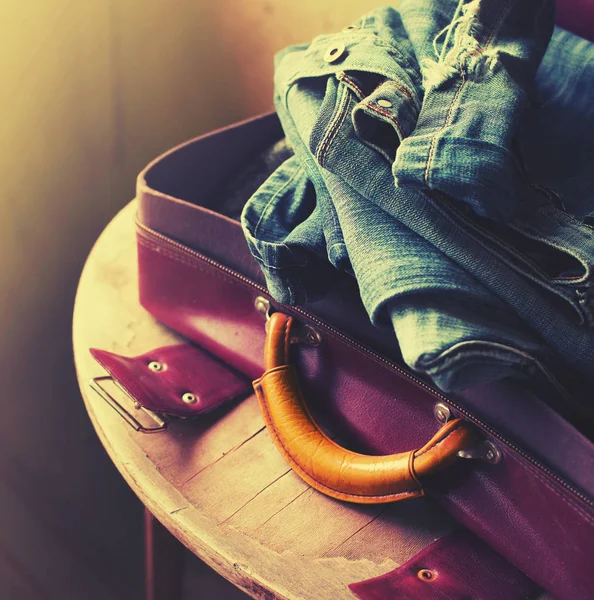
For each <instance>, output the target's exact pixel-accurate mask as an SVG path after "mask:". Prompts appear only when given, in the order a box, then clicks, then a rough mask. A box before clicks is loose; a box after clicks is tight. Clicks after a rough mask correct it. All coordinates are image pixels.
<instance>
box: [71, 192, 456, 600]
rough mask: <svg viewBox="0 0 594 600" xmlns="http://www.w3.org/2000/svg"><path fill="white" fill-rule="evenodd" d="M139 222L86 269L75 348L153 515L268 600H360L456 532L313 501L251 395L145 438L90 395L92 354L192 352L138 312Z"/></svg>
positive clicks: (127, 215) (94, 404)
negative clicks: (374, 581)
mask: <svg viewBox="0 0 594 600" xmlns="http://www.w3.org/2000/svg"><path fill="white" fill-rule="evenodd" d="M134 213H135V206H134V203H131V204H130V205H128V206H127V207H126V208H125V209H124V210H122V211H121V212H120V214H119V215H118V216H117V217H116V218H115V219H114V220H113V221H112V222H111V223H110V224H109V226H108V227H107V228H106V229H105V231H104V232H103V234H102V235H101V237H100V238H99V240H98V241H97V243H96V245H95V247H94V248H93V250H92V252H91V254H90V256H89V258H88V260H87V263H86V265H85V268H84V271H83V273H82V276H81V279H80V284H79V288H78V293H77V296H76V304H75V308H74V325H73V340H74V357H75V362H76V369H77V373H78V379H79V383H80V389H81V392H82V396H83V398H84V401H85V404H86V408H87V410H88V413H89V416H90V418H91V420H92V422H93V425H94V427H95V430H96V431H97V435H98V436H99V438H100V440H101V442H102V443H103V445H104V446H105V448H106V450H107V452H108V453H109V455H110V457H111V459H112V460H113V462H114V464H115V465H116V467H117V468H118V469H119V471H120V473H121V474H122V475H123V477H124V478H125V479H126V481H127V482H128V484H129V485H130V487H131V488H132V489H133V490H134V492H135V493H136V494H137V495H138V497H139V498H140V500H141V501H142V503H143V504H144V505H145V507H146V508H147V509H148V510H149V511H150V512H151V513H152V514H153V515H154V516H155V517H156V518H157V519H158V520H159V521H160V522H161V523H162V524H163V525H164V526H165V527H166V528H167V529H168V530H169V531H170V532H171V533H172V534H173V535H174V536H175V537H176V538H178V539H179V540H180V541H181V542H182V543H183V544H184V545H185V546H186V547H187V548H189V549H190V550H191V551H192V552H193V553H194V554H196V555H197V556H198V557H200V558H201V559H202V560H203V561H205V562H206V563H207V564H208V565H210V566H211V567H212V568H214V569H215V570H216V571H218V572H219V573H220V574H221V575H223V576H224V577H225V578H226V579H228V580H230V581H231V582H232V583H234V584H235V585H236V586H238V587H239V588H241V589H242V590H244V591H245V592H246V593H247V594H249V595H250V596H252V597H254V598H266V599H277V598H278V599H287V600H288V599H291V600H341V599H343V598H345V599H348V598H351V599H352V598H353V597H354V596H353V594H352V593H351V592H350V590H349V589H348V587H347V585H348V584H349V583H352V582H355V581H360V580H362V579H367V578H369V577H374V576H377V575H380V574H383V573H386V572H387V571H390V570H392V569H394V568H395V567H397V566H398V565H400V564H402V563H404V562H405V561H406V560H408V559H409V558H410V557H411V556H413V555H414V554H416V553H417V552H418V551H419V550H421V549H422V548H423V547H424V546H426V545H427V544H429V543H430V542H432V541H433V540H434V539H436V538H438V537H440V536H442V535H444V534H445V533H447V532H449V531H450V530H451V529H452V528H453V523H452V521H451V519H450V518H449V517H448V516H447V515H446V514H445V513H443V512H442V511H441V510H439V509H437V508H435V507H433V506H432V505H431V504H429V503H428V502H426V501H425V500H424V499H416V500H413V501H408V502H401V503H397V504H392V505H379V506H365V507H362V506H356V505H352V504H346V503H342V502H338V501H335V500H332V499H330V498H327V497H325V496H323V495H321V494H320V493H318V492H316V491H314V490H313V489H311V488H310V487H309V486H308V485H306V484H305V483H304V482H302V481H301V480H300V479H299V478H298V477H297V476H296V475H294V473H293V472H292V471H291V470H290V469H289V467H288V466H287V464H286V463H285V462H284V460H283V459H282V458H281V456H280V455H279V454H278V452H277V450H276V449H275V447H274V445H273V443H272V442H271V440H270V438H269V436H268V434H267V432H266V429H265V427H264V423H263V421H262V418H261V416H260V413H259V409H258V404H257V401H256V399H255V396H253V395H252V396H250V397H248V398H247V399H245V400H243V401H242V402H240V403H235V404H232V405H230V406H227V407H226V408H225V409H224V410H218V411H216V412H215V413H213V414H209V415H206V416H203V417H201V418H199V419H196V420H193V421H181V420H179V421H174V422H172V423H171V424H170V426H169V427H168V429H167V430H166V431H164V432H162V433H153V434H150V435H148V434H143V433H139V432H136V431H134V430H133V429H132V428H131V427H130V426H129V425H128V424H127V423H126V422H125V421H124V420H123V419H122V418H121V417H120V416H119V415H118V414H117V413H116V411H114V410H113V409H112V408H111V407H110V406H109V405H108V404H107V403H105V402H104V401H103V400H102V399H101V398H100V397H99V396H98V395H97V394H96V393H95V392H94V391H93V390H91V388H90V387H89V381H90V380H91V378H93V377H97V376H100V375H104V374H105V372H104V371H103V369H102V367H101V366H100V365H99V364H98V363H97V362H95V360H94V359H93V358H92V357H91V355H90V353H89V348H91V347H96V348H102V349H105V350H110V351H113V352H116V353H118V354H123V355H129V356H135V355H139V354H143V353H145V352H147V351H149V350H151V349H154V348H158V347H161V346H166V345H170V344H175V343H180V342H183V341H185V340H183V339H182V338H180V337H179V336H178V335H176V334H175V333H173V332H172V331H170V330H168V329H167V328H165V327H164V326H163V325H161V324H159V323H158V322H157V321H156V320H155V319H154V318H152V317H151V316H150V315H149V314H148V313H147V312H146V311H145V310H144V309H143V308H142V307H141V306H140V304H139V302H138V298H137V277H136V247H135V232H134ZM158 566H159V565H157V568H158ZM169 597H170V598H171V596H169Z"/></svg>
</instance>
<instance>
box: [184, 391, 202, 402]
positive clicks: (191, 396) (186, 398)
mask: <svg viewBox="0 0 594 600" xmlns="http://www.w3.org/2000/svg"><path fill="white" fill-rule="evenodd" d="M182 400H183V401H184V402H185V403H186V404H196V402H198V398H196V396H194V394H192V393H191V392H186V393H185V394H184V395H183V396H182Z"/></svg>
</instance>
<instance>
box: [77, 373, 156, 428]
mask: <svg viewBox="0 0 594 600" xmlns="http://www.w3.org/2000/svg"><path fill="white" fill-rule="evenodd" d="M106 380H109V381H111V382H112V383H113V384H114V385H116V386H117V387H118V388H119V389H120V390H121V391H122V392H123V393H124V394H125V395H126V396H128V397H129V398H131V396H130V394H128V392H126V390H125V389H124V388H123V387H122V386H121V385H120V384H119V383H118V382H117V381H116V380H115V379H114V378H113V377H112V376H111V375H103V376H101V377H94V378H93V379H91V381H90V382H89V385H90V386H91V389H92V390H94V391H95V392H96V393H97V394H98V395H99V396H100V397H101V398H103V400H105V402H107V404H109V406H111V407H112V408H113V409H114V410H115V411H116V412H117V413H118V414H119V415H120V417H122V418H123V419H124V421H126V423H128V425H130V426H131V427H132V428H133V429H135V430H136V431H140V432H141V433H158V432H159V431H165V429H167V421H165V420H164V419H163V418H162V417H161V416H160V415H159V414H158V413H156V412H153V411H152V410H149V409H148V408H144V407H143V406H141V405H140V403H139V402H138V400H136V399H135V398H131V399H132V401H133V402H134V406H135V407H136V410H141V411H142V412H144V413H145V414H146V415H148V416H149V417H150V418H151V419H152V420H153V422H154V423H155V424H156V427H145V426H144V425H143V424H142V423H141V422H140V421H139V420H138V419H137V418H136V417H135V416H134V415H133V414H132V413H131V412H130V411H129V410H128V409H127V408H125V407H124V406H122V405H121V404H120V403H119V402H118V401H117V400H116V399H115V398H114V397H113V396H112V395H111V394H110V393H109V392H108V391H107V390H106V389H105V388H104V387H103V386H102V385H101V383H100V382H102V381H106Z"/></svg>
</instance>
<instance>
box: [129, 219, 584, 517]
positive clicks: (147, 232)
mask: <svg viewBox="0 0 594 600" xmlns="http://www.w3.org/2000/svg"><path fill="white" fill-rule="evenodd" d="M136 226H137V227H138V229H139V230H140V232H141V235H143V236H145V237H147V238H153V239H154V240H156V241H159V242H161V243H163V244H165V245H167V246H171V247H174V248H176V249H177V250H179V251H180V252H183V253H184V254H187V255H189V256H192V257H194V258H196V259H198V260H200V261H202V262H204V263H206V264H208V265H210V266H211V267H214V268H215V269H218V270H219V271H222V272H223V273H226V274H227V275H229V276H231V277H233V278H235V279H237V280H239V281H241V282H242V283H244V284H245V285H247V286H249V287H251V288H253V289H255V290H258V291H259V292H261V293H263V294H265V295H267V296H269V292H268V290H267V289H266V288H265V287H264V286H261V285H259V284H258V283H256V282H255V281H253V280H251V279H249V278H248V277H245V276H244V275H241V274H240V273H238V272H237V271H234V270H232V269H230V268H228V267H225V266H224V265H221V264H220V263H218V262H216V261H214V260H213V259H212V258H209V257H208V256H206V255H204V254H202V253H201V252H198V251H197V250H193V249H191V248H188V247H187V246H185V245H184V244H181V243H180V242H177V241H175V240H173V239H171V238H170V237H168V236H166V235H163V234H162V233H159V232H158V231H155V230H154V229H151V228H150V227H147V226H146V225H144V224H143V223H141V222H140V221H139V220H138V218H137V219H136ZM289 310H290V311H291V312H293V313H297V314H299V315H301V316H303V317H304V318H305V319H307V320H308V321H311V322H313V323H315V324H316V325H317V326H319V327H320V328H321V329H323V330H326V331H328V332H329V333H330V334H332V335H333V336H335V337H337V338H340V339H341V340H342V341H343V342H344V343H346V344H347V345H350V346H354V347H355V348H357V349H358V350H360V351H361V352H363V353H365V354H367V355H368V356H369V357H371V358H373V359H374V360H375V361H377V362H381V363H382V364H384V365H385V366H387V367H388V368H389V369H391V370H392V371H395V372H396V373H398V374H399V375H400V376H401V377H403V378H405V379H407V380H408V381H410V382H412V383H414V384H415V385H416V386H418V387H420V388H422V389H424V390H425V391H427V392H429V393H430V394H431V395H432V396H434V397H436V398H437V399H439V400H442V401H444V402H446V403H447V404H449V405H450V406H451V407H453V408H454V409H455V410H456V411H457V412H458V413H460V414H461V415H462V416H464V417H465V418H466V419H468V420H469V421H470V422H472V423H474V424H475V425H477V426H478V427H479V428H480V429H482V430H483V431H485V432H487V433H488V434H489V435H490V436H491V437H493V438H494V439H496V440H497V441H498V442H500V443H502V444H503V445H505V446H507V447H508V448H510V449H511V450H513V451H514V452H515V453H516V454H518V455H519V456H521V457H522V458H523V459H524V460H526V461H528V462H529V463H531V464H532V465H533V466H535V467H536V468H537V469H539V471H541V472H542V473H544V474H545V475H546V476H547V477H550V478H551V479H552V480H554V481H555V482H556V483H558V484H559V485H560V486H562V487H563V488H564V489H565V490H566V491H567V492H569V493H570V494H571V495H573V496H575V497H576V498H579V499H580V500H581V501H582V502H583V503H584V504H586V505H588V506H589V507H590V508H594V501H593V500H591V499H590V498H588V497H587V496H586V495H585V494H583V493H582V492H580V491H579V490H577V489H576V488H574V487H573V486H572V485H571V484H569V483H567V482H566V481H565V480H564V479H561V477H559V476H558V475H557V474H556V473H554V472H553V471H552V470H551V469H549V468H548V467H546V466H545V465H543V464H542V463H540V462H539V461H537V460H536V459H534V458H533V457H532V456H530V455H529V454H527V453H526V452H525V451H524V450H522V449H521V448H519V447H518V446H516V445H515V444H514V443H513V442H510V441H509V440H508V439H507V438H504V437H503V436H502V435H501V434H500V433H498V432H497V431H496V430H494V429H493V428H492V427H491V426H490V425H488V424H487V423H485V422H483V421H481V420H480V419H477V418H476V417H475V416H474V415H472V414H471V413H470V412H468V411H467V410H466V409H465V408H463V407H462V406H460V405H459V404H458V403H457V402H456V401H455V400H452V399H451V398H449V397H447V396H445V395H444V394H443V393H441V392H440V391H439V390H435V389H434V388H432V387H430V386H429V385H427V384H426V383H425V382H424V381H422V380H421V379H419V378H417V377H415V376H414V375H412V374H411V373H409V372H408V371H406V370H405V369H403V368H402V367H400V366H399V365H397V364H396V363H394V362H392V361H390V360H388V359H386V358H384V357H383V356H382V355H381V354H378V353H377V352H375V351H374V350H371V349H370V348H368V347H367V346H365V345H363V344H361V343H359V342H357V341H355V340H353V339H352V338H350V337H348V336H347V335H345V334H344V333H342V332H341V331H339V330H337V329H334V327H332V326H331V325H328V324H327V323H325V322H324V321H322V320H320V319H318V318H317V317H316V316H314V315H312V314H311V313H308V312H307V311H305V310H303V309H302V308H299V307H296V306H291V307H290V308H289Z"/></svg>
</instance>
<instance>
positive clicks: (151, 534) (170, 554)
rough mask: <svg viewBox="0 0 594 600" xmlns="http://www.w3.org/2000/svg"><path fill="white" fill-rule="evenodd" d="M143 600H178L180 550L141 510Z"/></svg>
mask: <svg viewBox="0 0 594 600" xmlns="http://www.w3.org/2000/svg"><path fill="white" fill-rule="evenodd" d="M144 545H145V554H144V557H145V558H144V561H145V578H146V579H145V581H146V583H145V585H146V600H181V593H182V575H183V550H184V547H183V545H182V544H180V542H178V541H177V539H176V538H175V537H174V536H173V535H171V533H169V531H168V530H167V529H166V528H165V527H163V525H161V523H159V521H157V519H155V517H153V515H152V514H151V513H150V512H149V511H148V509H146V508H145V509H144Z"/></svg>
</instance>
